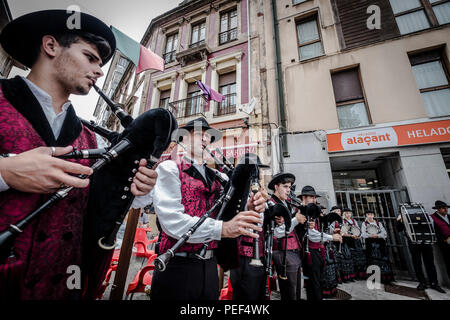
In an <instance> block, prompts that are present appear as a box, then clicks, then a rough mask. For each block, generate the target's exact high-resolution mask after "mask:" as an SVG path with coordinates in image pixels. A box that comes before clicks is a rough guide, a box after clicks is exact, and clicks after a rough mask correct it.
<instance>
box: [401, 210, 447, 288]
mask: <svg viewBox="0 0 450 320" xmlns="http://www.w3.org/2000/svg"><path fill="white" fill-rule="evenodd" d="M396 228H397V230H398V231H399V232H401V231H404V230H405V224H404V222H403V219H402V215H401V214H399V215H398V217H397V221H396ZM407 240H408V247H409V251H410V252H411V258H412V262H413V265H414V271H415V272H416V277H417V280H418V281H419V285H418V286H417V290H425V289H427V288H428V285H427V281H426V279H425V275H424V272H423V268H422V260H423V264H424V265H425V270H426V272H427V277H428V281H429V282H430V287H431V288H432V289H434V290H436V291H438V292H440V293H445V290H444V289H442V288H441V287H440V286H439V285H438V279H437V272H436V267H435V266H434V254H433V246H432V245H431V244H427V243H412V241H411V239H410V238H409V237H407Z"/></svg>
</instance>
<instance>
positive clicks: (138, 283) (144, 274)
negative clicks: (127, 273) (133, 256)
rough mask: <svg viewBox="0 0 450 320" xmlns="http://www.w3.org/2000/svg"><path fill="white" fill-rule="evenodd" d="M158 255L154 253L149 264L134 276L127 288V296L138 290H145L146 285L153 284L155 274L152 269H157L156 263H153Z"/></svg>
mask: <svg viewBox="0 0 450 320" xmlns="http://www.w3.org/2000/svg"><path fill="white" fill-rule="evenodd" d="M157 256H158V255H156V254H154V255H152V256H151V257H150V258H149V259H148V261H147V265H146V266H145V267H143V268H142V269H141V270H139V271H138V272H137V273H136V275H135V276H134V279H133V281H131V282H130V284H129V285H128V289H127V296H128V295H129V294H133V293H136V292H145V287H146V286H151V284H152V279H153V275H152V274H150V271H153V270H155V265H154V264H152V263H153V261H155V259H156V257H157Z"/></svg>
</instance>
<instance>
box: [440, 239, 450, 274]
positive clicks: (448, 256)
mask: <svg viewBox="0 0 450 320" xmlns="http://www.w3.org/2000/svg"><path fill="white" fill-rule="evenodd" d="M438 247H439V250H440V251H441V253H442V257H443V258H444V263H445V267H446V268H447V275H448V277H449V278H450V244H447V243H439V244H438Z"/></svg>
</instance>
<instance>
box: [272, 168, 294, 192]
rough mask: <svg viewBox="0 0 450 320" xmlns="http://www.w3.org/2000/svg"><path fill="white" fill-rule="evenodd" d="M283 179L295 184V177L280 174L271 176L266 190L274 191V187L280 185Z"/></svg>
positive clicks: (285, 173)
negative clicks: (290, 180)
mask: <svg viewBox="0 0 450 320" xmlns="http://www.w3.org/2000/svg"><path fill="white" fill-rule="evenodd" d="M283 179H292V183H294V182H295V176H294V175H293V174H292V173H288V172H280V173H277V174H276V175H274V176H273V178H272V180H270V182H269V185H268V186H267V188H269V189H270V190H275V185H276V184H278V183H280V182H281V181H282V180H283Z"/></svg>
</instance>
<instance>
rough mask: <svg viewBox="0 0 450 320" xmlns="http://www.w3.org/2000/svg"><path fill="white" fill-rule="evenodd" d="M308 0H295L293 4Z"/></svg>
mask: <svg viewBox="0 0 450 320" xmlns="http://www.w3.org/2000/svg"><path fill="white" fill-rule="evenodd" d="M306 1H308V0H293V1H292V4H299V3H302V2H306Z"/></svg>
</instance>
